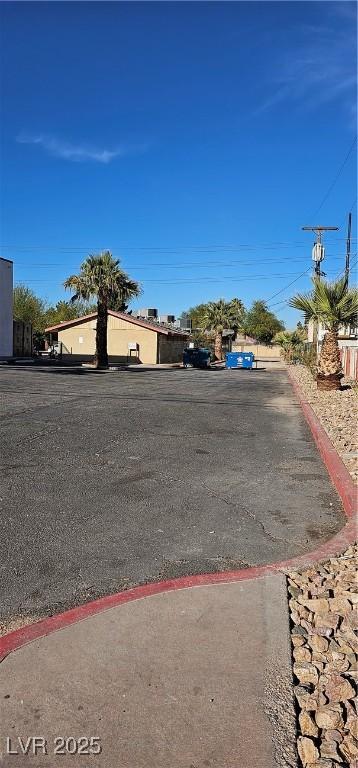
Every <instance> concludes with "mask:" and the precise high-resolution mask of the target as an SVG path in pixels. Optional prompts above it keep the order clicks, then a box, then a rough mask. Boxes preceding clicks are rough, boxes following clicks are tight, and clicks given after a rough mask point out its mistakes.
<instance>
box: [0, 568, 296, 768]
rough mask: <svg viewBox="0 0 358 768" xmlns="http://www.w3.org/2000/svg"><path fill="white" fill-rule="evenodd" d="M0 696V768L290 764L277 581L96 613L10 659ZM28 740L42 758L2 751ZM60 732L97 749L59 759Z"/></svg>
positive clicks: (282, 595)
mask: <svg viewBox="0 0 358 768" xmlns="http://www.w3.org/2000/svg"><path fill="white" fill-rule="evenodd" d="M0 689H1V691H2V694H1V699H0V701H1V710H0V722H1V726H0V728H1V742H0V743H1V748H0V749H1V752H2V761H1V760H0V765H1V766H3V768H23V767H24V766H34V767H35V766H36V768H43V766H47V767H48V768H55V767H56V765H57V764H61V765H62V766H69V767H71V768H77V766H82V767H83V768H89V766H91V767H92V766H93V768H276V767H277V766H282V767H283V766H284V767H285V768H288V766H290V767H291V766H295V765H296V760H295V715H294V709H293V701H292V677H291V660H290V642H289V626H288V610H287V598H286V587H285V579H284V576H283V575H282V574H279V573H277V574H274V575H268V576H264V577H261V578H256V579H252V580H244V581H238V582H236V583H226V584H225V583H223V584H216V585H211V586H198V587H193V588H189V589H179V590H176V591H172V592H162V593H160V594H156V595H152V596H150V597H146V598H142V599H138V600H134V601H132V602H128V603H125V604H123V605H120V606H117V607H114V608H110V609H109V610H106V611H104V612H102V613H97V615H94V616H91V617H90V618H87V619H85V620H82V621H79V622H78V623H76V624H73V625H72V626H68V627H66V628H64V629H60V630H59V631H56V632H54V633H52V634H50V635H48V636H47V637H43V638H42V639H39V640H36V641H33V642H32V643H30V644H28V645H25V646H24V647H22V648H20V649H18V650H17V651H15V652H13V653H10V654H9V656H7V657H6V658H5V659H4V661H3V662H2V663H1V664H0ZM32 735H37V736H38V735H40V736H42V737H43V738H44V739H45V740H46V745H47V753H48V754H47V755H44V754H41V750H40V753H38V754H37V756H34V755H27V756H23V755H20V754H17V755H16V754H11V755H10V754H6V753H7V752H8V751H9V750H8V749H7V745H6V738H7V737H10V738H11V749H12V750H13V751H14V752H15V750H16V748H17V751H18V752H20V747H19V742H18V741H17V737H18V736H20V737H22V739H23V741H24V740H26V738H28V737H29V736H32ZM56 736H62V737H64V738H65V739H66V738H67V739H69V738H70V737H74V739H79V738H80V737H88V738H90V737H91V736H93V737H98V738H99V739H100V743H101V748H102V751H101V754H99V755H97V756H95V755H93V754H92V755H91V756H88V757H87V758H86V757H85V756H84V755H79V754H66V755H64V756H62V758H61V760H58V759H56V758H57V756H56V755H54V738H55V737H56ZM68 746H69V749H70V750H72V751H73V750H75V749H76V746H74V743H73V740H71V739H70V741H69V742H68ZM30 751H31V748H30Z"/></svg>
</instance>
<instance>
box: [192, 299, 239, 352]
mask: <svg viewBox="0 0 358 768" xmlns="http://www.w3.org/2000/svg"><path fill="white" fill-rule="evenodd" d="M243 312H244V308H243V304H242V302H241V301H240V300H239V299H232V301H225V300H224V299H219V301H210V302H209V303H208V304H207V305H206V308H205V312H204V316H203V319H202V328H203V330H205V331H214V333H215V342H214V352H215V357H216V359H217V360H222V359H223V331H224V329H225V328H227V329H229V328H231V329H233V330H235V331H237V330H238V328H239V327H240V323H241V318H242V315H243Z"/></svg>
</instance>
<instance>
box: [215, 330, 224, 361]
mask: <svg viewBox="0 0 358 768" xmlns="http://www.w3.org/2000/svg"><path fill="white" fill-rule="evenodd" d="M214 353H215V357H216V359H217V360H222V359H223V333H222V331H216V334H215V343H214Z"/></svg>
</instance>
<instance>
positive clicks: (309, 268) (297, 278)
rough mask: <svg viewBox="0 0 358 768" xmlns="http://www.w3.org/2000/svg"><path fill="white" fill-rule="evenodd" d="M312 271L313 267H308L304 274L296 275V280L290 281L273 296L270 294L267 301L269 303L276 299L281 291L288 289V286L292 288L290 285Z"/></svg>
mask: <svg viewBox="0 0 358 768" xmlns="http://www.w3.org/2000/svg"><path fill="white" fill-rule="evenodd" d="M310 271H311V267H308V269H306V270H305V271H304V272H302V274H301V275H298V277H296V279H295V280H292V282H291V283H288V285H285V287H284V288H282V289H281V290H280V291H277V293H274V294H273V296H270V298H269V299H266V302H267V303H268V302H269V301H272V299H275V298H276V296H279V295H280V293H283V292H284V291H286V290H287V288H290V287H291V285H293V284H294V283H297V281H298V280H300V279H301V277H304V276H305V275H307V274H308V272H310Z"/></svg>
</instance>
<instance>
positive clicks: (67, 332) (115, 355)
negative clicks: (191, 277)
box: [46, 310, 188, 365]
mask: <svg viewBox="0 0 358 768" xmlns="http://www.w3.org/2000/svg"><path fill="white" fill-rule="evenodd" d="M96 323H97V314H96V313H94V314H92V315H86V316H85V317H79V318H76V319H75V320H70V321H68V322H64V323H60V324H59V325H53V326H51V327H50V328H46V332H47V333H49V334H50V336H51V338H52V340H53V341H54V340H56V341H58V342H60V345H61V350H62V357H63V359H64V360H66V359H75V358H76V359H77V360H82V361H85V360H90V358H91V357H92V356H93V355H94V353H95V343H96ZM187 341H188V335H187V334H185V333H183V332H182V331H176V330H174V329H171V328H167V327H165V326H162V325H159V324H156V323H150V322H147V321H146V320H137V319H136V318H134V317H132V316H131V315H126V314H124V313H122V312H113V311H112V310H109V311H108V330H107V345H108V355H109V359H110V361H111V362H118V363H144V364H147V365H149V364H155V363H177V362H181V360H182V355H183V349H184V347H185V346H186V344H187Z"/></svg>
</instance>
